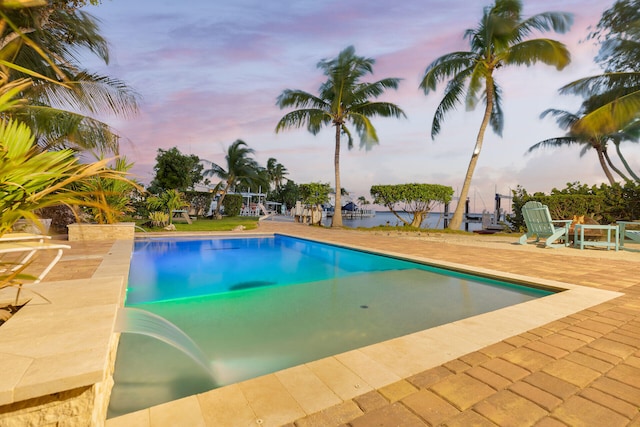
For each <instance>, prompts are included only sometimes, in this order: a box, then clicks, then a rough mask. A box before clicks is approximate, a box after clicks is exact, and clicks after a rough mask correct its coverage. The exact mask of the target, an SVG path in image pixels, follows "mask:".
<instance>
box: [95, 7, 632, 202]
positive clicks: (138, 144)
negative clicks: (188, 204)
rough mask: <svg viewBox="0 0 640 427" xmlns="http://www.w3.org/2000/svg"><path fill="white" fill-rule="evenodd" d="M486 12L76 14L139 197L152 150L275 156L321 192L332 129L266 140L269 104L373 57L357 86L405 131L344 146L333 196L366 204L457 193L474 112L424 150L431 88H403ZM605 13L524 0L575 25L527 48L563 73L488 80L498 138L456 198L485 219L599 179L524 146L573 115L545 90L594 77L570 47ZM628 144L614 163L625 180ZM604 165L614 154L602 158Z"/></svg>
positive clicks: (590, 164)
mask: <svg viewBox="0 0 640 427" xmlns="http://www.w3.org/2000/svg"><path fill="white" fill-rule="evenodd" d="M489 4H490V2H489V0H483V1H476V0H422V1H419V0H402V1H398V2H391V1H389V0H384V1H383V0H366V1H365V0H341V1H333V0H296V1H290V0H278V1H272V2H269V1H264V0H235V1H233V2H224V3H223V2H221V1H218V0H213V1H212V0H202V1H195V0H189V1H185V2H177V1H175V0H171V1H169V0H153V1H151V0H136V1H134V2H132V1H124V0H103V3H102V4H101V5H100V6H97V7H91V6H90V7H86V10H87V11H88V12H90V13H91V14H93V15H94V16H95V17H97V18H99V19H100V21H101V33H102V34H103V35H104V36H105V37H106V38H107V40H108V41H109V43H110V45H111V53H112V58H111V63H110V65H109V66H108V67H104V66H102V65H100V64H99V63H97V62H96V63H95V64H94V63H93V62H88V63H87V65H88V67H89V68H90V69H91V70H93V71H96V72H100V73H103V74H107V75H110V76H112V77H117V78H119V79H122V80H124V81H125V82H126V83H127V84H129V85H130V86H131V87H133V88H134V89H135V90H136V91H137V92H138V93H139V94H140V95H141V96H142V102H141V109H140V113H139V114H138V116H137V117H135V118H131V119H127V120H124V119H117V118H113V117H103V118H101V119H103V120H104V121H106V122H107V123H109V124H110V125H112V126H113V127H115V128H116V129H117V130H118V132H119V133H120V134H121V135H123V136H124V137H125V138H126V141H125V142H123V144H122V153H123V154H125V155H126V156H127V158H128V159H129V160H131V161H134V162H135V168H134V169H133V172H134V173H135V175H136V176H137V178H138V179H139V180H140V181H142V182H143V183H145V184H148V183H149V181H150V180H151V179H152V178H153V175H154V172H153V166H154V164H155V157H156V154H157V150H158V148H162V149H169V148H171V147H174V146H175V147H178V149H179V150H180V151H181V152H182V153H184V154H195V155H197V156H199V157H200V158H203V159H207V160H210V161H213V162H216V163H220V164H221V165H223V164H224V153H225V151H226V149H227V147H228V146H229V145H230V144H231V143H232V142H233V141H235V140H236V139H242V140H244V141H245V142H246V143H247V144H248V145H249V146H250V147H251V148H253V149H255V151H256V159H257V160H258V162H259V163H260V164H262V165H263V166H265V165H266V162H267V159H268V158H269V157H274V158H276V159H277V160H278V161H279V162H280V163H282V164H283V165H284V166H285V167H286V168H287V169H288V171H289V175H288V178H290V179H293V180H294V181H295V182H296V183H307V182H327V183H330V184H331V185H332V186H333V185H334V175H333V149H334V133H333V128H330V127H329V128H325V129H324V130H322V131H321V132H320V133H319V134H318V135H316V136H313V135H311V134H310V133H309V132H307V131H306V129H304V128H303V129H292V130H289V131H285V132H284V133H279V134H276V133H275V126H276V124H277V123H278V121H279V119H280V118H281V117H282V116H283V115H284V114H285V113H286V112H287V111H288V110H280V109H279V108H278V107H276V105H275V102H276V98H277V97H278V95H279V94H280V93H281V92H282V91H283V90H284V89H302V90H305V91H307V92H310V93H313V94H317V90H318V87H319V85H320V83H321V82H322V81H323V75H322V74H321V72H320V70H318V69H317V68H316V64H317V63H318V61H320V60H321V59H325V58H332V57H335V56H336V55H337V54H338V53H339V52H340V51H341V50H342V49H344V48H345V47H347V46H349V45H353V46H355V48H356V54H358V55H361V56H366V57H371V58H374V59H375V60H376V63H375V65H374V74H373V75H372V76H371V77H370V78H369V79H368V80H370V81H374V80H379V79H382V78H387V77H398V78H401V79H402V82H401V84H400V88H399V90H398V91H390V92H389V93H388V94H387V95H385V96H384V97H383V98H382V99H383V100H385V101H389V102H393V103H395V104H397V105H398V106H400V107H401V108H402V109H403V110H404V111H405V113H406V114H407V118H406V119H392V118H374V119H373V124H374V126H375V127H376V129H377V131H378V136H379V138H380V144H379V146H376V147H374V148H373V149H372V150H370V151H365V150H359V149H358V148H357V146H356V148H354V149H353V150H351V151H348V150H347V149H346V142H345V143H344V144H343V148H344V149H343V151H342V153H341V176H342V186H343V187H344V188H345V189H346V190H347V191H349V192H350V193H351V195H352V196H353V197H354V198H357V197H358V196H361V195H364V196H366V197H367V198H368V199H371V196H370V195H369V188H370V187H371V186H372V185H375V184H401V183H409V182H420V183H430V184H443V185H450V186H452V187H453V189H454V190H455V191H456V192H457V191H459V190H460V188H461V187H462V181H463V178H464V174H465V172H466V168H467V165H468V162H469V159H470V156H471V153H472V150H473V147H474V143H475V139H476V135H477V132H478V128H479V125H480V121H481V116H482V112H483V107H482V106H479V107H478V108H477V109H476V110H475V111H473V112H467V111H465V108H464V107H461V108H460V109H459V110H457V111H453V112H452V113H451V114H450V115H448V116H447V117H446V119H445V121H444V123H443V125H442V131H441V133H440V135H439V136H437V137H436V139H435V140H432V139H431V137H430V131H431V121H432V119H433V113H434V111H435V108H436V107H437V105H438V103H439V101H440V100H441V97H442V87H441V88H439V90H438V91H436V92H434V93H430V94H429V95H428V96H425V95H424V93H423V92H422V90H420V89H419V88H418V85H419V83H420V80H421V78H422V76H423V74H424V70H425V69H426V67H427V65H429V64H430V63H431V62H432V61H433V60H434V59H436V58H438V57H439V56H441V55H443V54H446V53H450V52H454V51H458V50H468V44H467V41H466V40H464V39H463V34H464V31H465V30H466V29H467V28H473V27H475V26H476V25H477V23H478V21H479V19H480V17H481V16H482V9H483V7H484V6H487V5H489ZM612 4H613V0H564V1H563V0H561V1H551V0H535V1H534V0H529V1H525V2H524V15H525V16H530V15H532V14H535V13H539V12H544V11H564V12H570V13H573V15H574V24H573V26H572V28H571V31H570V32H569V33H567V34H555V33H545V34H543V35H536V37H550V38H555V39H558V40H561V41H562V42H564V43H565V44H567V46H568V47H569V49H570V51H571V54H572V63H571V65H569V66H568V67H567V68H566V69H565V70H563V71H562V72H559V71H557V70H556V69H555V68H553V67H549V66H546V65H544V64H538V65H535V66H532V67H529V68H527V67H518V68H510V69H507V68H503V69H500V70H498V71H497V72H496V74H495V76H496V80H497V81H498V83H499V84H500V85H501V86H502V89H503V108H504V112H505V127H504V132H503V136H502V137H499V136H497V135H495V134H494V133H492V132H491V131H490V130H487V133H486V137H485V142H484V147H483V150H482V153H481V155H480V160H479V162H478V166H477V168H476V172H475V174H474V178H473V183H472V186H471V191H470V194H469V196H470V198H471V202H472V208H473V210H474V211H476V212H479V211H482V210H483V209H485V208H486V209H492V208H493V195H494V193H495V191H496V190H497V191H498V192H499V193H502V194H510V190H511V189H514V188H516V186H517V185H521V186H523V187H524V188H525V189H527V191H529V192H534V191H544V192H547V193H548V192H549V191H550V190H551V189H552V188H554V187H557V188H564V187H565V184H566V183H567V182H573V181H580V182H582V183H586V184H589V185H592V184H599V183H601V182H605V180H606V178H605V176H604V173H603V172H602V169H601V168H600V166H599V164H598V160H597V157H596V154H595V152H594V151H593V150H589V151H588V152H587V153H586V154H585V155H584V156H583V157H582V158H581V157H580V148H579V147H568V148H563V149H544V150H539V151H538V152H535V153H533V154H526V151H527V149H528V148H529V147H530V146H532V145H533V144H535V143H537V142H539V141H541V140H544V139H547V138H551V137H555V136H561V135H563V131H562V130H561V129H560V128H558V127H557V125H556V124H555V121H554V120H553V119H552V118H550V117H547V118H546V119H544V120H541V119H540V118H539V115H540V113H541V112H542V111H544V110H545V109H547V108H560V109H566V110H568V111H572V112H575V111H576V110H577V109H578V107H579V106H580V102H581V99H579V98H576V97H571V96H561V95H559V94H558V89H559V88H560V87H561V86H563V85H564V84H567V83H569V82H571V81H573V80H576V79H578V78H581V77H587V76H591V75H595V74H599V73H600V72H601V70H600V68H599V67H598V66H597V65H596V64H595V63H594V62H593V58H594V56H595V54H596V53H597V47H596V46H594V45H593V43H592V42H590V41H585V39H586V36H587V34H588V32H589V26H594V25H596V24H597V22H598V20H599V18H600V16H601V14H602V12H603V11H604V10H605V9H607V8H609V7H610V6H611V5H612ZM638 145H639V144H625V145H623V146H622V150H623V152H624V153H625V155H626V157H627V159H628V160H629V162H630V164H631V165H632V167H633V168H634V169H635V170H636V171H638V170H639V169H640V147H638ZM612 157H614V158H615V153H612Z"/></svg>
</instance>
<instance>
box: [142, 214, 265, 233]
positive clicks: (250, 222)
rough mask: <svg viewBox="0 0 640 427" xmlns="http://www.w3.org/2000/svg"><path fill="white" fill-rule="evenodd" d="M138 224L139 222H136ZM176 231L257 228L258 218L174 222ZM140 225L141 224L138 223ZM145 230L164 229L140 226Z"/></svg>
mask: <svg viewBox="0 0 640 427" xmlns="http://www.w3.org/2000/svg"><path fill="white" fill-rule="evenodd" d="M138 225H140V224H138ZM173 225H175V226H176V231H187V232H189V231H231V230H233V229H234V228H236V227H237V226H239V225H242V226H244V229H245V230H255V229H256V228H258V218H256V217H246V216H243V217H239V216H236V217H231V218H227V217H224V218H222V219H206V218H200V219H196V220H193V221H192V224H187V223H185V222H174V223H173ZM140 226H141V225H140ZM141 227H142V228H143V229H144V230H145V231H164V230H163V229H162V228H155V227H145V226H141ZM136 231H138V230H136Z"/></svg>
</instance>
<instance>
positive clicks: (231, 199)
mask: <svg viewBox="0 0 640 427" xmlns="http://www.w3.org/2000/svg"><path fill="white" fill-rule="evenodd" d="M222 207H223V208H224V213H225V215H226V216H238V215H240V210H241V209H242V195H240V194H227V195H226V196H225V198H224V200H223V201H222Z"/></svg>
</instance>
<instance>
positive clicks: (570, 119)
mask: <svg viewBox="0 0 640 427" xmlns="http://www.w3.org/2000/svg"><path fill="white" fill-rule="evenodd" d="M549 114H551V115H552V116H554V117H556V122H557V123H558V126H560V127H561V128H562V129H564V130H567V131H568V132H567V134H566V135H565V136H561V137H556V138H549V139H545V140H544V141H540V142H538V143H537V144H534V145H532V146H531V147H529V150H528V151H527V152H528V153H531V152H532V151H535V150H537V149H539V148H542V147H561V146H564V145H574V144H578V145H582V150H581V151H580V157H582V156H583V155H584V154H585V153H586V152H587V150H589V149H590V148H593V149H594V150H595V152H596V154H597V155H598V161H599V162H600V167H601V168H602V170H603V171H604V174H605V175H606V177H607V179H608V180H609V183H610V184H611V185H613V184H614V183H615V179H614V178H613V175H612V174H611V171H610V170H609V168H608V167H607V163H608V162H607V159H608V155H607V154H606V151H607V140H608V137H607V136H599V135H588V134H576V133H574V132H573V131H572V130H571V128H572V126H573V124H574V123H575V122H577V121H578V120H579V119H580V117H579V116H578V115H576V114H573V113H570V112H568V111H564V110H556V109H553V108H550V109H548V110H545V111H543V112H542V114H540V118H544V117H546V116H547V115H549Z"/></svg>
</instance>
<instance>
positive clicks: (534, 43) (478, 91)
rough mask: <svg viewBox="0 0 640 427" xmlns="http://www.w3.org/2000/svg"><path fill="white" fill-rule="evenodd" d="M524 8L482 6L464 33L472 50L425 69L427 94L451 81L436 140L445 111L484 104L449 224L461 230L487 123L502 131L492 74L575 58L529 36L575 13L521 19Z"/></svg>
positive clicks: (500, 0)
mask: <svg viewBox="0 0 640 427" xmlns="http://www.w3.org/2000/svg"><path fill="white" fill-rule="evenodd" d="M521 11H522V2H521V1H520V0H496V2H495V4H494V5H493V6H491V7H487V8H485V9H484V13H483V15H482V19H481V20H480V23H479V24H478V26H477V27H476V28H471V29H468V30H467V31H466V32H465V38H466V39H468V40H469V44H470V50H469V51H466V52H453V53H449V54H446V55H443V56H441V57H440V58H438V59H436V60H435V61H433V62H432V63H431V64H430V65H429V66H428V67H427V69H426V71H425V74H424V77H423V79H422V82H421V83H420V87H421V88H422V89H423V90H424V93H425V94H428V93H429V92H431V91H434V90H435V89H436V86H437V85H438V84H439V83H440V82H442V81H444V80H447V79H450V80H449V82H448V83H447V86H446V89H445V94H444V97H443V99H442V101H441V102H440V105H438V108H437V109H436V112H435V114H434V117H433V122H432V125H431V137H432V138H435V136H436V135H438V133H439V132H440V126H441V123H442V121H443V119H444V116H445V114H446V113H448V112H449V111H451V110H452V109H455V108H456V107H457V106H458V105H459V104H461V103H462V102H463V100H464V103H465V104H466V107H467V109H473V108H475V106H476V105H477V104H478V102H479V101H482V102H484V104H485V110H484V116H483V119H482V123H481V124H480V130H479V131H478V136H477V137H476V143H475V147H474V149H473V154H472V155H471V160H470V161H469V166H468V168H467V173H466V175H465V179H464V183H463V185H462V190H461V191H460V196H459V202H458V205H457V206H456V210H455V212H454V214H453V218H452V219H451V222H450V224H449V228H452V229H459V228H460V225H461V224H462V214H463V210H464V200H466V198H467V196H468V194H469V188H470V186H471V179H472V177H473V172H474V170H475V167H476V164H477V162H478V157H479V155H480V150H481V149H482V143H483V140H484V134H485V131H486V129H487V126H489V125H491V128H492V129H493V131H494V132H495V133H496V134H498V135H501V134H502V128H503V112H502V107H501V90H500V87H499V86H498V84H497V83H496V81H495V79H494V72H495V71H496V70H498V69H499V68H501V67H505V66H509V65H527V66H529V65H532V64H534V63H537V62H542V63H544V64H548V65H553V66H555V67H556V68H557V69H558V70H561V69H562V68H564V67H565V66H566V65H567V64H568V63H569V62H570V58H571V56H570V54H569V51H568V50H567V48H566V47H565V46H564V44H562V43H560V42H558V41H555V40H551V39H546V38H539V39H527V37H528V36H529V35H530V34H531V33H532V32H534V31H536V30H538V31H551V30H553V31H556V32H559V33H562V32H565V31H567V30H568V29H569V27H570V25H571V22H572V18H571V15H570V14H567V13H561V12H545V13H540V14H537V15H534V16H531V17H529V18H527V19H523V18H522V16H521Z"/></svg>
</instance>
